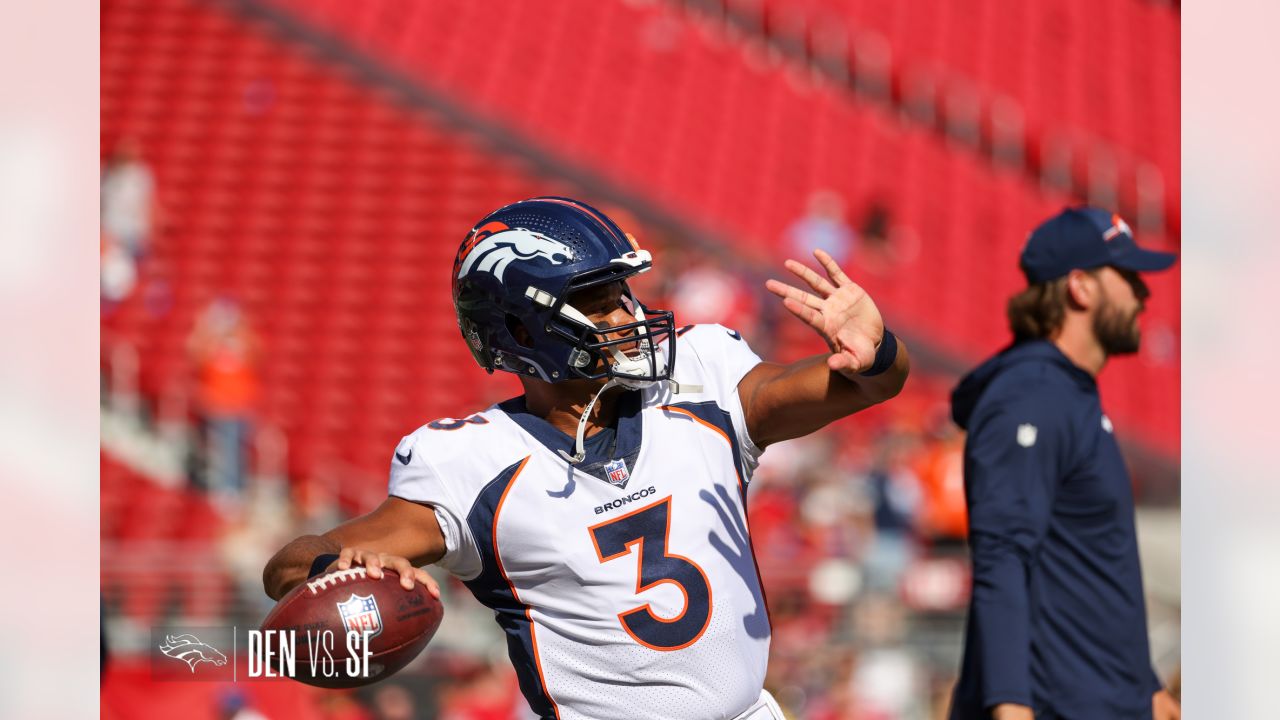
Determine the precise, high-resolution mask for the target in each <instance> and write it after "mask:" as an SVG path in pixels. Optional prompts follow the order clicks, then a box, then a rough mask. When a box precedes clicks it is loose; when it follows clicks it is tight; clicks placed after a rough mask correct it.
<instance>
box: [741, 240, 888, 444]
mask: <svg viewBox="0 0 1280 720" xmlns="http://www.w3.org/2000/svg"><path fill="white" fill-rule="evenodd" d="M814 256H815V257H816V258H817V259H818V262H819V263H821V264H822V267H823V268H824V269H825V270H826V274H827V277H825V278H824V277H822V276H821V275H819V274H818V273H817V272H816V271H814V270H813V269H812V268H809V267H807V266H805V265H803V264H801V263H799V262H796V261H795V260H788V261H787V262H786V267H787V269H788V270H790V271H791V272H792V273H793V274H795V275H796V277H798V278H799V279H801V280H803V281H804V282H805V284H807V285H808V286H809V288H810V290H809V291H805V290H801V289H800V288H797V287H794V286H791V285H788V284H786V283H783V282H779V281H777V280H769V281H768V282H767V283H765V286H766V287H767V288H768V289H769V291H770V292H772V293H773V294H775V295H777V296H778V297H780V298H782V304H783V306H784V307H785V308H786V309H787V310H788V311H790V312H791V314H793V315H795V316H796V317H797V318H799V319H800V320H803V321H804V322H805V323H807V324H808V325H809V326H810V327H811V328H813V329H814V330H815V331H816V332H817V333H818V335H820V336H821V337H822V339H823V340H824V341H825V342H826V343H827V346H828V347H830V348H831V352H830V353H827V354H825V355H818V356H815V357H811V358H806V359H804V360H799V361H797V362H794V363H791V364H790V365H778V364H775V363H761V364H760V365H759V366H757V367H756V368H754V369H753V370H752V371H751V372H749V373H747V375H746V377H744V378H743V379H742V381H741V382H740V383H739V384H738V394H739V396H740V397H741V398H742V404H743V410H744V412H745V414H746V421H747V431H748V432H749V433H750V434H751V437H752V439H753V440H754V441H755V443H756V445H757V446H759V447H761V448H763V447H765V446H767V445H769V444H770V443H775V442H779V441H781V440H790V439H792V438H797V437H800V436H802V435H808V434H809V433H811V432H813V431H814V430H817V429H818V428H821V427H823V426H825V425H826V424H827V423H830V422H832V421H833V420H838V419H840V418H842V417H844V416H846V415H852V414H853V413H856V412H858V411H859V410H864V409H866V408H868V407H871V406H872V405H875V404H877V403H881V402H884V401H885V400H888V399H890V398H892V397H893V396H895V395H897V394H898V393H899V392H900V391H901V390H902V386H903V385H904V384H905V383H906V381H907V374H908V373H909V372H910V367H911V361H910V357H909V355H908V353H907V347H906V345H905V344H904V343H902V342H901V341H900V340H896V339H894V340H893V341H892V342H890V343H885V342H884V341H885V327H884V320H883V319H882V318H881V317H880V310H879V309H878V308H876V304H875V302H874V301H872V299H871V296H870V295H868V294H867V292H866V291H865V290H863V289H862V288H861V287H860V286H859V285H858V284H857V283H855V282H853V281H852V280H851V279H849V276H848V275H846V274H845V273H844V271H843V270H841V269H840V266H839V265H838V264H837V263H836V261H835V260H834V259H833V258H832V257H831V256H830V255H828V254H827V253H825V252H823V251H821V250H817V251H814ZM889 352H893V355H892V357H884V358H883V360H884V364H881V365H879V366H877V357H878V356H884V355H887V354H888V353H889ZM868 371H874V372H873V374H870V375H864V374H863V373H866V372H868Z"/></svg>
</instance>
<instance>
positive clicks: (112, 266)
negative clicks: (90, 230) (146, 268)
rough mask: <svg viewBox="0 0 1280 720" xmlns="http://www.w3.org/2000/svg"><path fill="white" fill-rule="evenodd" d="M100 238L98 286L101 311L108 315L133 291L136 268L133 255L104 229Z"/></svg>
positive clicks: (136, 279)
mask: <svg viewBox="0 0 1280 720" xmlns="http://www.w3.org/2000/svg"><path fill="white" fill-rule="evenodd" d="M101 238H102V239H101V245H100V248H101V253H102V258H101V260H102V263H101V265H100V272H101V277H100V287H101V299H102V313H103V314H104V315H109V314H111V311H112V310H114V309H115V307H116V305H119V304H120V302H122V301H123V300H124V299H125V298H127V297H129V294H130V293H132V292H133V288H134V286H135V285H137V282H138V268H137V266H136V265H135V264H134V262H133V256H132V255H131V254H130V253H129V252H128V251H127V250H125V248H123V247H122V246H121V245H120V243H118V242H116V241H115V239H114V238H112V237H111V236H110V235H108V234H107V233H106V232H105V231H104V232H103V233H102V236H101Z"/></svg>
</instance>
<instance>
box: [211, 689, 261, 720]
mask: <svg viewBox="0 0 1280 720" xmlns="http://www.w3.org/2000/svg"><path fill="white" fill-rule="evenodd" d="M218 717H219V718H220V719H221V720H267V716H266V715H263V714H262V713H260V712H258V711H257V710H254V709H253V708H251V707H249V698H248V697H246V696H245V694H244V692H243V691H241V690H236V689H233V690H228V691H226V692H224V693H223V694H222V695H221V696H220V697H219V698H218Z"/></svg>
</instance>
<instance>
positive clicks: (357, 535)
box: [262, 497, 445, 600]
mask: <svg viewBox="0 0 1280 720" xmlns="http://www.w3.org/2000/svg"><path fill="white" fill-rule="evenodd" d="M444 552H445V543H444V533H442V532H441V531H440V523H439V522H438V521H437V520H436V514H435V510H433V509H432V508H430V507H428V506H426V505H419V504H417V503H413V502H409V501H408V500H402V499H400V498H396V497H391V498H387V499H386V501H384V502H383V503H382V504H381V505H379V506H378V507H377V509H375V510H374V511H373V512H371V513H369V514H367V515H361V516H360V517H358V518H355V519H353V520H348V521H347V522H345V523H343V524H341V525H339V526H338V527H336V528H334V529H332V530H330V531H329V532H326V533H324V534H323V535H303V536H302V537H300V538H297V539H295V540H293V541H292V542H290V543H289V544H288V545H285V546H284V547H283V548H281V549H280V552H278V553H276V554H275V556H274V557H272V558H271V560H270V561H268V562H267V566H266V568H265V569H263V571H262V584H263V587H264V588H265V589H266V591H267V595H268V596H270V597H271V599H273V600H279V599H280V598H281V597H283V596H284V595H285V594H286V593H288V592H289V591H290V590H292V589H293V588H294V587H295V586H296V585H298V584H299V583H301V582H303V581H304V580H306V579H307V574H308V573H309V572H310V571H311V564H312V563H313V562H314V561H315V559H316V558H317V557H318V556H320V555H325V554H332V555H337V556H338V559H337V560H335V561H334V562H332V563H330V568H331V569H332V568H336V569H338V570H346V569H348V568H350V567H351V566H352V565H363V566H365V567H366V568H368V569H369V575H370V576H371V577H374V578H379V577H382V572H383V568H387V569H390V570H393V571H395V572H396V573H397V574H398V575H399V576H400V582H401V584H403V585H404V586H405V588H406V589H412V588H413V583H414V581H415V580H416V581H418V582H420V583H422V584H423V585H426V586H427V589H428V590H429V591H430V592H431V594H432V595H435V596H436V597H440V588H439V587H438V586H437V585H436V582H435V580H433V579H432V578H431V576H430V575H428V574H427V573H426V572H424V571H422V570H419V569H418V568H419V567H421V566H423V565H429V564H431V563H434V562H436V561H437V560H439V559H440V558H442V557H444Z"/></svg>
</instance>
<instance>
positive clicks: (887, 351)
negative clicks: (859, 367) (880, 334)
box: [858, 328, 898, 377]
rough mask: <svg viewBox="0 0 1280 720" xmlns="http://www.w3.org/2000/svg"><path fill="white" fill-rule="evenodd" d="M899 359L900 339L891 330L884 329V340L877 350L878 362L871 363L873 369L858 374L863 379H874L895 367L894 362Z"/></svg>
mask: <svg viewBox="0 0 1280 720" xmlns="http://www.w3.org/2000/svg"><path fill="white" fill-rule="evenodd" d="M897 359H898V338H896V337H894V336H893V333H891V332H889V328H885V329H884V339H882V340H881V341H880V347H878V348H876V360H875V362H873V363H871V367H869V368H867V369H866V370H865V371H863V372H860V373H858V374H859V375H861V376H862V377H872V376H875V375H879V374H880V373H882V372H884V371H885V370H888V369H889V368H891V367H893V362H894V361H895V360H897Z"/></svg>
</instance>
